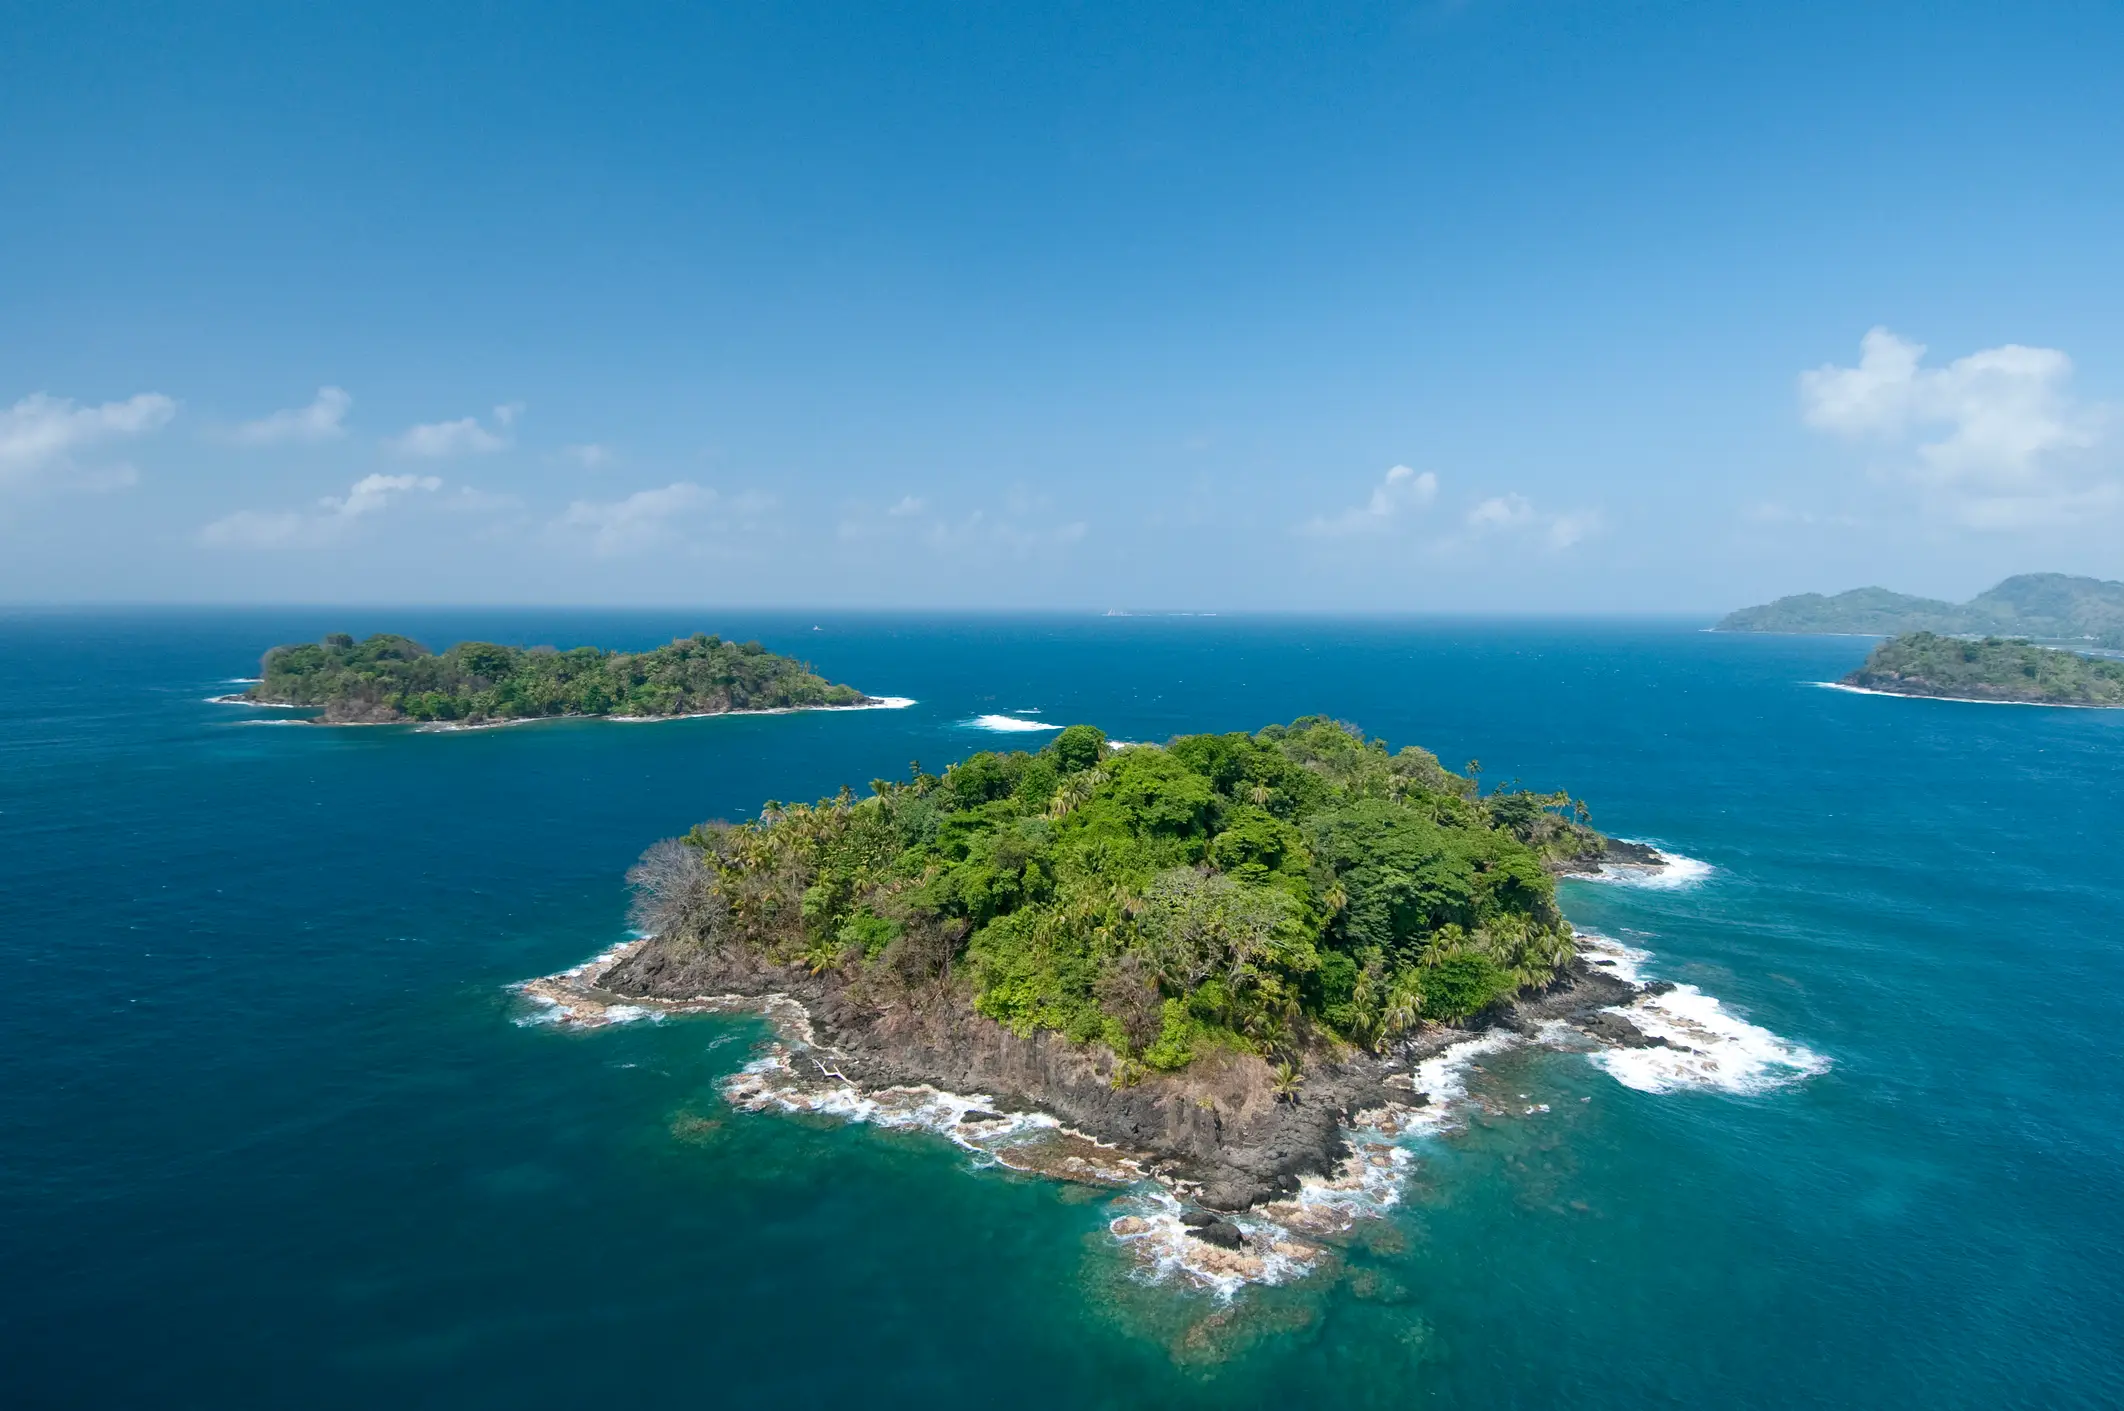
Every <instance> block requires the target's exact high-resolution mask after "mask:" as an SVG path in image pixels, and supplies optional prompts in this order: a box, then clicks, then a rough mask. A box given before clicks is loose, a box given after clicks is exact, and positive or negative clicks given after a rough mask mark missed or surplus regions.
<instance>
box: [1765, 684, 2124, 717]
mask: <svg viewBox="0 0 2124 1411" xmlns="http://www.w3.org/2000/svg"><path fill="white" fill-rule="evenodd" d="M1806 684H1807V685H1809V686H1820V687H1821V688H1822V689H1824V690H1827V691H1849V692H1850V693H1851V694H1852V695H1854V696H1893V697H1895V698H1896V699H1897V700H1900V701H1952V702H1953V703H1954V704H1956V705H2005V706H2048V707H2050V708H2051V709H2052V710H2115V709H2117V707H2116V706H2104V705H2085V704H2082V703H2081V702H2079V701H1989V700H1985V699H1984V698H1982V697H1981V696H1931V695H1923V694H1920V693H1919V692H1916V691H1876V690H1874V689H1873V688H1872V687H1871V686H1852V685H1847V684H1846V683H1844V682H1842V681H1809V682H1807V683H1806Z"/></svg>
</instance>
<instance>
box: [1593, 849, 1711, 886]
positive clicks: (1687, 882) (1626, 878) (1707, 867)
mask: <svg viewBox="0 0 2124 1411" xmlns="http://www.w3.org/2000/svg"><path fill="white" fill-rule="evenodd" d="M1652 846H1654V847H1657V848H1659V855H1660V856H1661V857H1663V858H1665V859H1666V860H1667V861H1666V863H1665V865H1664V866H1660V867H1639V866H1635V865H1633V864H1630V863H1616V862H1608V863H1602V864H1601V868H1600V871H1599V872H1597V873H1592V874H1579V875H1581V876H1583V877H1584V878H1585V880H1586V881H1588V882H1614V883H1616V884H1618V885H1619V886H1624V887H1643V888H1646V889H1647V890H1649V891H1655V892H1672V891H1679V890H1680V889H1682V888H1683V887H1693V886H1695V885H1696V884H1697V883H1699V882H1702V881H1704V880H1705V879H1706V878H1708V877H1710V876H1711V874H1712V873H1714V872H1716V871H1717V870H1718V869H1717V868H1715V867H1713V866H1712V865H1711V864H1710V863H1708V862H1704V861H1701V860H1699V859H1697V858H1693V857H1684V856H1683V855H1682V854H1680V853H1678V852H1676V851H1674V850H1673V849H1672V848H1669V847H1666V846H1664V845H1661V844H1657V843H1655V844H1653V845H1652Z"/></svg>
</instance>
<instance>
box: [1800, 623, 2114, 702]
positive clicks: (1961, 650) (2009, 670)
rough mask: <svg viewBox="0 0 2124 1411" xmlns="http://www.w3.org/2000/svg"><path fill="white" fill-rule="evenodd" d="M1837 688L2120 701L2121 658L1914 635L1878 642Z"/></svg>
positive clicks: (1970, 697)
mask: <svg viewBox="0 0 2124 1411" xmlns="http://www.w3.org/2000/svg"><path fill="white" fill-rule="evenodd" d="M1834 684H1835V685H1838V686H1842V687H1845V688H1847V689H1850V690H1854V691H1874V692H1879V693H1882V694H1886V695H1893V696H1931V697H1934V698H1936V699H1943V700H1961V701H1999V702H2011V703H2014V704H2019V705H2066V706H2124V662H2116V661H2099V660H2095V659H2092V658H2089V657H2084V656H2081V655H2079V654H2078V653H2075V652H2069V651H2059V650H2057V649H2056V648H2054V647H2039V646H2036V645H2035V644H2034V643H2032V642H2028V641H2024V640H2020V639H2013V640H2007V639H2002V638H1998V637H1984V638H1979V639H1970V638H1964V637H1942V636H1940V635H1938V634H1937V633H1933V632H1912V633H1909V634H1907V635H1905V636H1901V637H1896V638H1893V639H1891V640H1889V641H1886V642H1883V643H1881V644H1880V645H1879V646H1878V647H1875V648H1874V649H1873V654H1872V655H1871V656H1869V657H1867V658H1866V662H1865V665H1863V666H1861V667H1859V669H1858V670H1856V671H1854V672H1852V673H1851V674H1850V675H1848V676H1846V677H1844V678H1843V679H1842V680H1841V681H1838V682H1835V683H1834Z"/></svg>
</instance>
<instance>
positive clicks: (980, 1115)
mask: <svg viewBox="0 0 2124 1411" xmlns="http://www.w3.org/2000/svg"><path fill="white" fill-rule="evenodd" d="M1002 1120H1003V1114H1002V1113H1000V1112H984V1111H982V1110H981V1109H980V1108H978V1107H969V1108H967V1109H966V1111H965V1112H963V1113H961V1114H960V1116H959V1125H960V1126H962V1127H963V1126H965V1125H966V1124H967V1123H968V1122H1000V1121H1002Z"/></svg>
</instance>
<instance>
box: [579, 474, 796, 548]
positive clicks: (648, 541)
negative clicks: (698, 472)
mask: <svg viewBox="0 0 2124 1411" xmlns="http://www.w3.org/2000/svg"><path fill="white" fill-rule="evenodd" d="M716 500H717V495H716V493H715V491H713V490H710V489H708V488H706V487H705V486H701V485H696V484H694V483H693V482H692V481H690V480H679V481H674V482H673V483H671V484H669V485H666V486H664V487H662V488H661V489H656V490H637V491H635V492H634V493H633V494H631V495H629V496H627V497H626V498H625V499H623V500H609V501H598V500H577V501H575V502H574V503H573V504H571V505H569V506H568V509H567V511H566V513H564V514H562V515H561V517H560V518H559V519H558V520H556V521H555V525H556V526H557V527H559V528H561V529H563V530H572V531H575V532H578V533H581V532H587V533H588V534H589V536H590V546H591V548H592V549H593V550H595V551H596V552H597V553H598V554H600V555H608V554H617V553H623V552H625V551H627V550H630V549H641V548H646V547H648V546H650V545H653V544H655V543H658V542H659V541H662V540H665V539H668V538H670V537H671V536H672V535H673V534H674V532H675V530H676V528H677V526H678V525H679V523H681V522H682V521H684V520H686V519H687V518H689V517H692V516H695V515H698V514H700V513H702V512H703V511H705V510H708V509H711V508H713V507H714V505H715V503H716ZM740 508H744V507H743V506H741V507H740ZM755 508H757V507H756V506H755Z"/></svg>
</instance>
